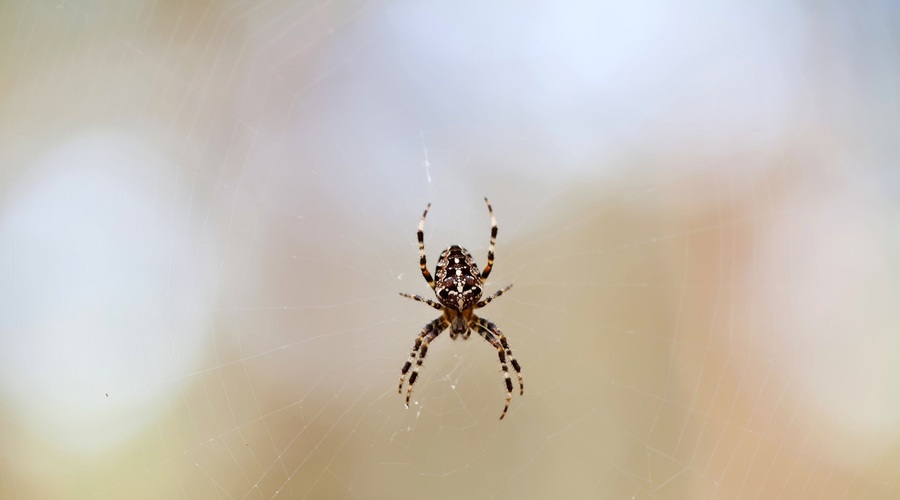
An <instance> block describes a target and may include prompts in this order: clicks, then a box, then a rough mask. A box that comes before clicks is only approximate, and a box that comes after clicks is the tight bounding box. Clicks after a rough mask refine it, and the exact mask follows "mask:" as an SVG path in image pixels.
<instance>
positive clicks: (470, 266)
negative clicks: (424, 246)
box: [434, 245, 483, 311]
mask: <svg viewBox="0 0 900 500" xmlns="http://www.w3.org/2000/svg"><path fill="white" fill-rule="evenodd" d="M434 274H435V278H436V279H435V287H434V292H435V294H436V295H437V298H438V300H440V302H441V304H443V305H444V306H445V307H448V308H451V309H455V310H457V311H464V310H466V309H469V308H471V307H472V306H474V305H475V304H476V303H477V302H478V300H479V299H480V298H481V293H482V291H483V288H482V282H481V273H480V272H479V271H478V264H476V263H475V260H473V259H472V255H471V254H469V252H468V251H467V250H466V249H465V248H462V247H460V246H458V245H453V246H451V247H450V248H447V249H446V250H444V251H443V252H442V253H441V256H440V258H439V259H438V263H437V266H436V268H435V270H434Z"/></svg>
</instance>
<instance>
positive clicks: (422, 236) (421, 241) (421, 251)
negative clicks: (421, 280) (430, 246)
mask: <svg viewBox="0 0 900 500" xmlns="http://www.w3.org/2000/svg"><path fill="white" fill-rule="evenodd" d="M429 208H431V203H429V204H427V205H425V211H424V212H423V213H422V220H420V221H419V231H418V232H417V233H416V236H418V238H419V267H421V268H422V276H424V277H425V281H427V282H428V286H430V287H431V289H432V290H434V278H432V277H431V273H430V272H429V271H428V266H427V265H426V264H425V216H426V215H428V209H429Z"/></svg>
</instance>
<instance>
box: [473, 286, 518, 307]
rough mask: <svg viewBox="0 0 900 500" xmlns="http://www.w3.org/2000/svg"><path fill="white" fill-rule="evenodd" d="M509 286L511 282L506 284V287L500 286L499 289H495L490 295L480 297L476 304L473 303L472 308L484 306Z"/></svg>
mask: <svg viewBox="0 0 900 500" xmlns="http://www.w3.org/2000/svg"><path fill="white" fill-rule="evenodd" d="M510 288H512V284H509V285H507V286H506V287H504V288H501V289H500V290H497V291H496V292H494V293H493V295H491V296H490V297H487V298H484V299H481V300H480V301H479V302H478V303H477V304H475V307H474V309H480V308H482V307H484V306H486V305H488V304H490V303H491V301H492V300H494V299H496V298H497V297H499V296H501V295H503V292H505V291H507V290H509V289H510Z"/></svg>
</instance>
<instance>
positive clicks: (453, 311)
mask: <svg viewBox="0 0 900 500" xmlns="http://www.w3.org/2000/svg"><path fill="white" fill-rule="evenodd" d="M484 203H485V204H486V205H487V208H488V212H489V213H490V214H491V245H490V247H488V258H487V266H485V267H484V271H481V272H479V271H478V265H477V264H475V261H474V260H473V259H472V255H471V254H469V252H468V251H467V250H466V249H465V248H462V247H460V246H459V245H452V246H450V247H449V248H447V249H446V250H444V251H443V252H442V253H441V257H440V258H439V259H438V263H437V266H435V269H434V275H435V278H436V279H435V278H432V277H431V273H430V272H428V267H427V266H426V264H425V239H424V233H423V231H424V229H425V216H426V215H428V209H429V208H431V203H429V204H428V205H426V206H425V212H424V213H422V220H421V221H419V231H418V233H417V234H418V238H419V267H421V268H422V276H424V277H425V281H427V282H428V286H430V287H431V289H432V290H434V293H435V296H436V297H437V299H438V300H437V302H435V301H433V300H431V299H427V298H425V297H422V296H421V295H410V294H408V293H400V295H402V296H404V297H406V298H409V299H413V300H416V301H418V302H424V303H425V304H428V305H429V306H431V307H433V308H435V309H437V310H438V311H441V315H440V316H439V317H438V318H437V319H435V320H434V321H432V322H431V323H428V324H427V325H425V327H424V328H422V331H421V332H420V333H419V336H418V337H416V342H415V344H413V347H412V351H411V352H410V353H409V359H407V360H406V364H405V365H403V370H401V372H400V387H398V388H397V392H399V393H400V394H403V381H404V380H405V379H406V373H407V372H409V369H410V367H412V365H413V363H414V362H415V364H416V367H415V368H414V369H413V371H412V375H410V376H409V388H408V390H407V391H406V407H407V408H409V398H410V396H412V390H413V384H415V383H416V378H417V377H418V376H419V369H420V368H421V367H422V362H423V361H424V360H425V354H427V353H428V345H429V344H430V343H431V342H432V341H433V340H434V339H436V338H437V337H438V335H440V334H441V332H443V331H444V330H446V329H447V328H448V327H449V328H450V338H451V339H456V338H457V337H459V336H462V338H463V340H465V339H468V338H469V335H470V334H471V333H472V330H474V331H475V332H477V333H478V335H481V337H482V338H484V340H486V341H488V342H489V343H490V344H491V345H492V346H493V347H494V348H495V349H497V356H498V357H499V358H500V368H501V369H502V370H503V378H504V379H505V381H506V406H504V407H503V413H501V414H500V420H503V417H505V416H506V411H507V410H509V402H510V400H512V390H513V384H512V380H511V379H510V377H509V369H508V368H507V366H506V359H507V358H509V362H510V364H512V366H513V369H515V370H516V376H517V377H518V378H519V395H520V396H521V395H523V394H524V393H525V387H524V384H523V382H522V369H521V367H519V362H518V361H516V358H515V357H513V353H512V349H511V348H510V347H509V343H508V342H507V341H506V337H505V336H504V335H503V333H502V332H501V331H500V329H499V328H497V325H495V324H494V323H493V322H491V321H490V320H488V319H486V318H480V317H478V316H476V315H475V309H480V308H482V307H484V306H486V305H488V304H490V303H491V301H492V300H494V299H496V298H497V297H499V296H501V295H503V293H504V292H506V291H507V290H509V289H510V288H512V285H509V286H507V287H505V288H501V289H500V290H497V291H496V292H494V294H493V295H491V296H489V297H487V298H484V299H481V293H482V291H483V290H484V280H486V279H487V277H488V275H490V274H491V269H492V268H493V266H494V243H496V241H497V219H496V218H494V209H493V208H491V203H490V202H489V201H488V199H487V198H485V199H484ZM479 299H481V300H479Z"/></svg>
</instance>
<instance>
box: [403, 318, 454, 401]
mask: <svg viewBox="0 0 900 500" xmlns="http://www.w3.org/2000/svg"><path fill="white" fill-rule="evenodd" d="M448 326H450V325H449V324H448V323H447V321H446V320H445V319H444V317H443V316H441V317H440V318H438V319H436V320H434V321H432V322H431V323H429V324H428V325H426V326H425V328H424V329H422V333H420V334H419V337H418V338H417V339H416V343H415V345H414V346H413V349H412V351H413V352H412V353H410V356H409V359H408V360H406V364H405V365H403V370H402V372H401V375H400V388H399V391H400V392H401V393H402V391H403V378H404V377H406V372H407V371H409V367H410V366H411V365H412V360H413V358H414V355H413V353H415V352H416V351H418V353H419V358H418V359H416V367H415V368H413V371H412V374H411V375H410V376H409V388H408V389H407V391H406V407H407V408H409V398H410V397H411V396H412V390H413V384H415V383H416V379H417V378H418V377H419V369H420V368H422V362H424V361H425V355H426V354H428V344H429V343H431V341H432V340H434V339H435V338H437V336H438V335H440V334H441V332H442V331H444V330H445V329H446V328H447V327H448Z"/></svg>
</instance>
